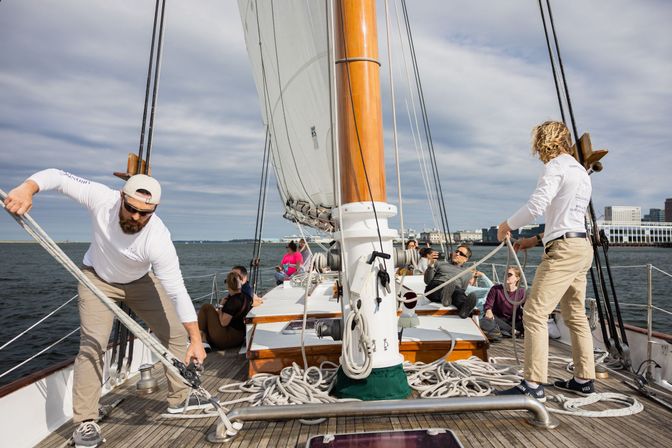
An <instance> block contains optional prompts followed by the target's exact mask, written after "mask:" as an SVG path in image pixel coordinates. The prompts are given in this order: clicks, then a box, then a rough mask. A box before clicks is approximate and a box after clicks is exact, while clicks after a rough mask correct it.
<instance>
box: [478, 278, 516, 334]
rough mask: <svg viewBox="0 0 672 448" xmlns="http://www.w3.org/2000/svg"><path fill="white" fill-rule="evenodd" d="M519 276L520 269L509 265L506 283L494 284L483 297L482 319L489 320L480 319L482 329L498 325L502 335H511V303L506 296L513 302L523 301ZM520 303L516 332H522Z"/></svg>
mask: <svg viewBox="0 0 672 448" xmlns="http://www.w3.org/2000/svg"><path fill="white" fill-rule="evenodd" d="M520 277H521V273H520V269H518V268H517V267H510V268H509V269H508V270H507V271H506V284H505V285H495V286H493V287H492V288H491V289H490V292H489V293H488V297H487V298H486V299H485V305H483V311H485V317H484V318H483V319H485V320H486V321H488V320H489V322H484V321H483V320H481V327H482V328H483V329H484V331H485V329H486V328H490V327H493V326H496V327H499V330H500V331H501V333H502V335H504V336H508V337H510V336H511V334H512V325H511V321H512V319H513V305H512V304H511V302H509V300H507V296H508V297H509V299H510V300H512V301H514V302H520V301H521V300H523V301H524V299H525V289H523V288H519V287H518V285H519V283H520ZM504 287H506V291H507V294H506V295H505V292H504ZM521 305H522V303H521ZM521 305H518V309H517V310H516V325H515V326H516V331H517V332H518V333H522V332H523V309H522V308H521ZM493 321H494V322H493ZM493 324H496V325H493Z"/></svg>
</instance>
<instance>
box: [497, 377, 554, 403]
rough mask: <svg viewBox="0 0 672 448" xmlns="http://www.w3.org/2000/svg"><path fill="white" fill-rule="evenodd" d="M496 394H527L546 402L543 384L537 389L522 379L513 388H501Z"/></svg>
mask: <svg viewBox="0 0 672 448" xmlns="http://www.w3.org/2000/svg"><path fill="white" fill-rule="evenodd" d="M495 395H500V396H501V395H527V396H528V397H532V398H536V399H537V400H539V401H540V402H542V403H544V402H546V394H545V393H544V386H542V385H541V384H540V385H539V387H537V388H536V389H533V388H531V387H530V386H528V385H527V383H526V382H525V381H521V382H520V384H518V385H517V386H514V387H512V388H511V389H506V390H499V391H497V392H495Z"/></svg>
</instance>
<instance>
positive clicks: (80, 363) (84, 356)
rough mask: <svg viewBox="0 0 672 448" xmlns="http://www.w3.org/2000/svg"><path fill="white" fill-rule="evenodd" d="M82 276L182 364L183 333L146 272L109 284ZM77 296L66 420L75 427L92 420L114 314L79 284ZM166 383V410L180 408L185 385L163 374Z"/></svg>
mask: <svg viewBox="0 0 672 448" xmlns="http://www.w3.org/2000/svg"><path fill="white" fill-rule="evenodd" d="M82 271H83V272H84V275H86V277H87V278H88V279H89V280H91V281H92V282H93V283H94V284H95V285H96V286H97V287H98V288H99V289H100V290H101V291H102V292H103V293H104V294H105V295H106V296H107V297H109V298H110V299H112V300H115V301H123V302H124V303H126V305H128V306H129V307H130V308H131V309H132V310H133V311H134V312H135V313H136V314H137V315H138V316H139V317H140V318H141V319H142V320H143V321H145V323H146V324H147V325H148V326H149V328H151V329H152V331H153V332H154V333H155V334H156V336H157V337H158V338H159V340H160V341H161V343H162V344H163V345H165V346H166V347H168V349H169V350H170V352H171V353H172V354H173V355H174V356H176V357H177V358H178V359H180V360H183V359H184V357H185V356H186V353H187V331H186V330H185V329H184V326H183V325H182V324H181V323H180V320H179V319H178V317H177V313H176V312H175V308H174V306H173V304H172V302H171V301H170V299H169V298H168V297H167V296H166V293H165V292H164V290H163V288H162V287H161V285H160V284H159V282H158V280H156V278H155V277H154V275H153V274H152V273H149V274H147V275H145V276H144V277H142V278H140V279H138V280H136V281H134V282H131V283H127V284H118V283H112V284H110V283H107V282H105V281H104V280H103V279H101V278H100V277H98V276H97V275H96V273H95V271H94V270H93V269H91V268H87V267H85V268H83V269H82ZM78 292H79V316H80V320H81V330H80V345H79V354H78V355H77V357H76V358H75V372H74V384H73V391H72V398H73V400H72V407H73V417H72V420H73V422H75V423H80V422H82V421H83V420H88V419H96V418H97V417H98V401H99V400H100V394H101V387H102V384H103V382H104V379H103V360H104V358H103V355H104V353H105V350H106V349H107V344H108V341H109V338H110V332H111V331H112V324H113V322H114V314H112V312H111V311H110V310H109V309H107V307H106V306H105V305H103V303H102V302H101V301H100V300H99V299H98V298H97V297H96V296H95V295H93V293H92V292H91V291H90V290H89V289H88V288H87V287H86V286H83V285H82V284H80V285H79V288H78ZM164 372H165V369H164ZM167 379H168V403H169V405H171V406H172V405H178V404H183V403H184V401H185V400H186V398H187V394H188V386H186V385H185V384H184V383H183V382H182V381H181V380H180V379H178V378H175V377H174V376H173V375H172V374H168V375H167Z"/></svg>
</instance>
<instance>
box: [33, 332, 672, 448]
mask: <svg viewBox="0 0 672 448" xmlns="http://www.w3.org/2000/svg"><path fill="white" fill-rule="evenodd" d="M519 350H520V351H521V352H522V346H521V347H519ZM512 353H513V349H512V344H511V340H505V341H502V342H500V343H497V344H493V345H491V347H490V349H489V354H490V356H513V355H512ZM551 354H556V355H559V356H568V355H569V350H568V348H567V347H565V346H563V345H560V344H555V343H553V344H552V346H551ZM247 369H248V365H247V360H246V359H245V357H244V355H239V354H238V350H229V351H226V352H219V353H212V354H210V355H209V356H208V359H207V360H206V371H205V373H204V375H203V378H204V384H205V387H206V388H207V389H208V390H210V391H216V390H217V388H218V387H219V386H221V385H223V384H229V383H233V382H239V381H242V380H244V379H245V378H246V375H247ZM154 375H155V376H156V377H161V375H158V374H157V372H156V369H155V372H154ZM550 375H551V376H558V377H565V376H566V372H565V371H564V370H563V369H562V368H558V367H556V366H554V365H551V369H550ZM161 384H162V389H161V391H159V392H158V393H156V394H154V395H150V396H148V397H141V396H138V395H136V394H135V391H134V385H132V384H131V385H129V386H127V387H126V390H123V389H122V390H119V391H115V392H112V393H111V394H110V395H108V396H106V397H105V398H104V400H103V404H105V403H111V402H114V401H116V400H119V399H120V398H123V401H122V402H121V403H120V404H119V405H118V406H117V407H116V408H115V409H114V410H113V411H112V412H111V413H110V415H108V417H106V419H105V420H103V421H102V422H101V423H100V425H101V427H102V429H103V433H104V436H105V438H106V439H107V443H106V444H105V445H103V446H104V447H105V446H107V447H115V448H116V447H203V446H208V445H209V444H208V442H207V441H206V440H205V434H206V433H207V432H209V431H210V430H212V429H213V428H214V426H215V424H216V423H217V421H216V419H215V418H211V419H200V420H162V419H159V418H158V415H159V414H160V413H162V412H164V411H165V407H166V403H165V401H164V397H165V387H164V385H163V380H162V383H161ZM597 389H598V391H599V392H607V391H612V392H621V393H626V394H635V393H634V391H631V390H630V389H628V388H627V387H626V386H624V385H622V383H621V379H620V378H619V377H618V376H617V375H611V376H610V378H609V379H606V380H600V381H599V382H598V383H597ZM549 393H550V394H553V393H554V390H553V389H552V388H547V395H548V394H549ZM234 397H235V396H233V395H232V396H226V397H225V398H224V400H227V399H233V398H234ZM640 401H641V402H642V403H643V405H644V411H643V412H641V413H639V414H637V415H634V416H628V417H618V418H581V417H571V416H564V415H558V414H555V415H556V417H558V419H559V420H560V426H559V427H558V428H556V429H554V430H546V429H538V428H535V427H533V426H531V425H529V424H528V423H527V418H528V413H527V412H525V411H519V412H501V411H498V412H477V413H456V414H428V415H409V416H407V417H348V418H330V419H328V420H327V421H325V422H324V423H322V424H320V425H314V426H306V425H302V424H301V423H299V422H298V421H284V422H270V423H268V422H251V423H246V424H245V426H244V427H243V429H242V431H241V432H240V433H239V434H238V436H237V437H236V438H235V439H233V440H232V441H230V442H229V443H226V444H221V445H216V446H222V447H232V448H233V447H235V448H243V447H255V448H256V447H292V448H293V447H304V446H305V444H306V441H307V440H308V439H309V437H311V436H313V435H319V434H325V433H331V434H334V433H344V432H358V431H391V430H400V429H419V428H449V429H452V430H453V431H454V432H455V434H456V435H457V437H458V438H459V439H460V441H461V442H462V444H463V445H464V446H465V447H475V448H477V447H478V448H480V447H495V448H509V447H528V448H529V447H549V448H550V447H560V446H561V447H576V448H579V447H580V448H584V447H592V446H603V447H669V446H670V440H672V425H670V421H671V418H672V413H670V412H669V411H667V410H666V409H665V408H663V407H661V406H659V405H657V404H655V403H653V402H652V401H650V400H647V399H646V398H640ZM550 406H553V405H550ZM594 409H600V407H599V405H598V406H596V407H595V408H594ZM72 431H73V425H72V424H71V423H68V424H65V425H64V426H63V427H61V428H60V429H58V430H57V431H56V432H55V433H53V434H52V435H51V436H49V437H48V438H47V439H45V440H44V441H43V442H42V443H40V444H39V445H37V446H39V447H62V446H65V443H66V442H67V439H68V438H69V437H70V434H71V433H72ZM213 446H215V445H213Z"/></svg>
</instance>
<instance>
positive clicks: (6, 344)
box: [0, 294, 79, 350]
mask: <svg viewBox="0 0 672 448" xmlns="http://www.w3.org/2000/svg"><path fill="white" fill-rule="evenodd" d="M77 297H79V295H78V294H75V295H74V296H72V297H71V298H70V300H67V301H66V302H65V303H63V304H62V305H61V306H59V307H58V308H56V309H55V310H53V311H51V312H50V313H48V314H47V315H46V316H44V317H43V318H42V319H40V320H38V321H37V322H35V323H34V324H33V325H31V326H30V327H28V328H26V329H25V330H24V331H22V332H21V333H19V334H17V335H16V336H14V337H13V338H12V339H10V340H9V341H7V342H5V343H4V344H2V347H0V350H3V349H4V348H5V347H7V346H8V345H10V344H11V343H12V342H14V341H16V340H17V339H19V338H20V337H22V336H23V335H24V334H26V333H28V332H29V331H30V330H32V329H33V328H35V327H37V326H38V325H40V324H41V323H42V322H44V321H45V320H47V319H49V318H50V317H51V316H53V315H54V314H55V313H56V312H57V311H58V310H60V309H61V308H63V307H64V306H65V305H67V304H68V303H70V302H72V301H73V300H75V299H76V298H77Z"/></svg>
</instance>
